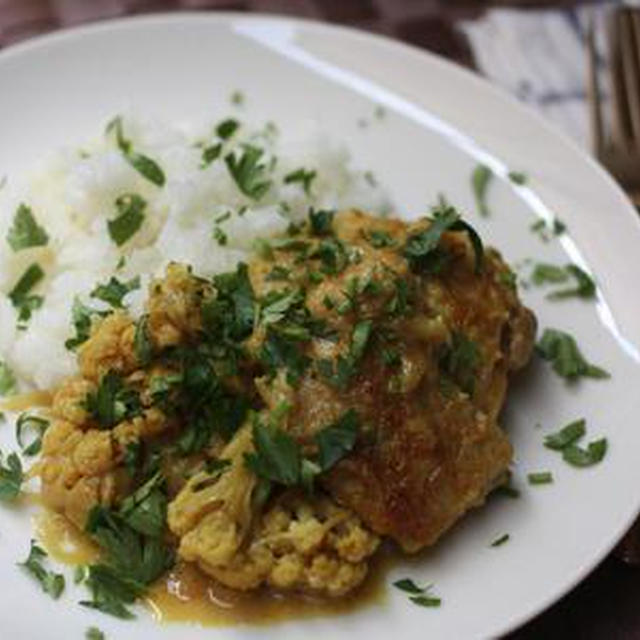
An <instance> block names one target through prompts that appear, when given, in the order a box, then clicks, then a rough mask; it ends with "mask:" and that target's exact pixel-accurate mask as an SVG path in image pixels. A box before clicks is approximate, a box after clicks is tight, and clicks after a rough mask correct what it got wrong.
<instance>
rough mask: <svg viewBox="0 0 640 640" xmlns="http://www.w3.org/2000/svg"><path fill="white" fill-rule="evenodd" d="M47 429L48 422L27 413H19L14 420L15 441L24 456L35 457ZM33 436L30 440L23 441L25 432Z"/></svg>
mask: <svg viewBox="0 0 640 640" xmlns="http://www.w3.org/2000/svg"><path fill="white" fill-rule="evenodd" d="M48 427H49V421H48V420H45V419H44V418H41V417H40V416H34V415H31V414H29V413H21V414H20V415H19V416H18V419H17V420H16V440H17V441H18V444H19V445H20V449H21V450H22V453H23V454H24V455H25V456H35V455H36V454H38V453H40V449H41V448H42V436H44V432H45V431H46V430H47V429H48ZM28 431H31V432H32V433H33V434H34V437H32V438H31V439H30V440H26V439H25V432H28Z"/></svg>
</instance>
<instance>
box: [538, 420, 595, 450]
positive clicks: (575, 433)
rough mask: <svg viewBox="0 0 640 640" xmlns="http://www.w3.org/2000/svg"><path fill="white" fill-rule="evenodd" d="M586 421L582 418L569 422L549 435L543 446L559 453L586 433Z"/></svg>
mask: <svg viewBox="0 0 640 640" xmlns="http://www.w3.org/2000/svg"><path fill="white" fill-rule="evenodd" d="M585 424H586V421H585V419H584V418H582V419H580V420H575V421H574V422H571V423H570V424H568V425H567V426H566V427H563V428H562V429H560V430H559V431H556V432H555V433H550V434H549V435H548V436H546V437H545V439H544V446H545V447H547V448H548V449H554V450H556V451H561V450H562V449H564V448H565V447H567V446H569V445H571V444H573V443H574V442H576V441H577V440H579V439H580V438H582V436H583V435H584V434H585V433H586V428H585Z"/></svg>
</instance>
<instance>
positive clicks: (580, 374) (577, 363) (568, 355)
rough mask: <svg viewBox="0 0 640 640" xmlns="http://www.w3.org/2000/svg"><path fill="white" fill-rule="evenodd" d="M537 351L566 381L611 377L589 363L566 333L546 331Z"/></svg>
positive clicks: (553, 330)
mask: <svg viewBox="0 0 640 640" xmlns="http://www.w3.org/2000/svg"><path fill="white" fill-rule="evenodd" d="M536 351H537V352H538V354H539V355H540V356H541V357H542V358H543V359H544V360H548V361H549V362H551V363H552V366H553V370H554V371H555V372H556V373H557V374H558V375H559V376H560V377H562V378H565V379H566V380H569V381H574V380H577V379H579V378H596V379H603V378H609V377H610V374H609V373H608V372H607V371H605V370H604V369H602V368H601V367H598V366H596V365H594V364H591V363H589V362H587V360H585V358H584V356H583V355H582V353H581V352H580V349H579V348H578V345H577V343H576V341H575V339H574V338H573V337H572V336H571V335H569V334H568V333H565V332H564V331H559V330H558V329H545V330H544V333H543V334H542V338H541V339H540V341H539V342H538V344H537V345H536Z"/></svg>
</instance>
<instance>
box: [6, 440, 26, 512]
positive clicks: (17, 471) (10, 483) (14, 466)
mask: <svg viewBox="0 0 640 640" xmlns="http://www.w3.org/2000/svg"><path fill="white" fill-rule="evenodd" d="M2 458H3V455H2V452H1V451H0V500H1V501H2V502H13V501H14V500H15V499H16V498H17V497H18V496H19V495H20V489H21V488H22V482H23V481H24V473H23V471H22V463H21V462H20V458H19V457H18V455H17V454H15V453H10V454H9V455H8V456H7V457H6V464H2Z"/></svg>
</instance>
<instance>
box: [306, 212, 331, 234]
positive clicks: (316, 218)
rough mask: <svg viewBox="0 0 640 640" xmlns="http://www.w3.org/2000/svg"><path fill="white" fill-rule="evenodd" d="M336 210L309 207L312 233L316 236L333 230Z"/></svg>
mask: <svg viewBox="0 0 640 640" xmlns="http://www.w3.org/2000/svg"><path fill="white" fill-rule="evenodd" d="M335 214H336V212H335V211H332V210H330V209H318V210H317V211H316V210H315V209H313V208H311V209H309V222H310V223H311V233H312V234H313V235H314V236H326V235H329V234H331V233H332V231H333V218H334V216H335Z"/></svg>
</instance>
